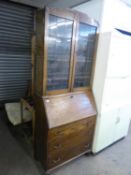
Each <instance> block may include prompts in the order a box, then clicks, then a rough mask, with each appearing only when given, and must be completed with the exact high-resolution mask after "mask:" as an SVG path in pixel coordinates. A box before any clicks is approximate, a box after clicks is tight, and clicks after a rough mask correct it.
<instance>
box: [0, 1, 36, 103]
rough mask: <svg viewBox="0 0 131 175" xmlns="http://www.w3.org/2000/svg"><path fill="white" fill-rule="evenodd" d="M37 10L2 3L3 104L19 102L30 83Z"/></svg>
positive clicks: (0, 81) (0, 80) (0, 73)
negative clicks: (16, 100)
mask: <svg viewBox="0 0 131 175" xmlns="http://www.w3.org/2000/svg"><path fill="white" fill-rule="evenodd" d="M33 13H34V9H33V8H31V7H28V6H23V5H19V4H15V3H11V2H4V1H0V102H1V101H8V100H15V99H20V98H21V97H22V96H24V95H25V92H26V89H27V85H28V82H29V80H30V79H31V36H32V33H33V26H34V25H33V16H34V15H33Z"/></svg>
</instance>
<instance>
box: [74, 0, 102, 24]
mask: <svg viewBox="0 0 131 175" xmlns="http://www.w3.org/2000/svg"><path fill="white" fill-rule="evenodd" d="M102 6H103V0H91V1H89V2H86V3H83V4H81V5H79V6H76V7H74V8H73V9H75V10H78V11H80V12H83V13H86V14H87V15H89V16H90V17H92V18H94V19H95V20H97V21H98V22H100V20H101V15H102Z"/></svg>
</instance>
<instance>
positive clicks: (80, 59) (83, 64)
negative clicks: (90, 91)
mask: <svg viewBox="0 0 131 175" xmlns="http://www.w3.org/2000/svg"><path fill="white" fill-rule="evenodd" d="M95 33H96V28H95V27H93V26H90V25H87V24H84V23H80V24H79V34H78V43H77V58H76V68H75V81H74V87H76V88H77V87H86V86H89V85H90V77H91V71H92V62H93V52H94V45H95Z"/></svg>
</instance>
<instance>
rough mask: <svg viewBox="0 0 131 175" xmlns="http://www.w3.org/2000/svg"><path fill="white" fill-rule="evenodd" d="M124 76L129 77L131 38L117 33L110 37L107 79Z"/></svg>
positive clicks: (130, 69)
mask: <svg viewBox="0 0 131 175" xmlns="http://www.w3.org/2000/svg"><path fill="white" fill-rule="evenodd" d="M117 33H119V32H117ZM126 76H131V37H129V36H126V35H123V34H121V33H119V35H112V42H111V49H110V56H109V62H108V69H107V77H126Z"/></svg>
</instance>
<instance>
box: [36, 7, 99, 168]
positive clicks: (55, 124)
mask: <svg viewBox="0 0 131 175" xmlns="http://www.w3.org/2000/svg"><path fill="white" fill-rule="evenodd" d="M96 30H97V22H96V21H95V20H93V19H91V18H89V17H88V16H87V15H85V14H82V13H80V12H77V11H71V10H68V9H67V10H65V9H55V8H45V9H42V10H37V12H36V59H35V87H34V88H35V110H36V118H35V157H36V158H37V159H38V160H39V161H41V163H42V165H43V167H44V169H45V170H46V171H47V170H51V169H53V168H56V167H57V166H59V165H62V164H63V163H65V162H68V161H69V160H72V159H74V158H76V157H78V156H80V155H82V154H85V153H87V152H89V151H91V144H92V139H93V133H94V127H95V120H96V107H95V102H94V98H93V94H92V91H91V86H90V81H91V75H92V67H93V62H94V61H93V55H94V47H95V39H96Z"/></svg>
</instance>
